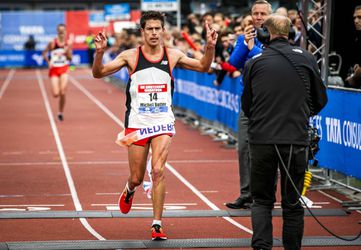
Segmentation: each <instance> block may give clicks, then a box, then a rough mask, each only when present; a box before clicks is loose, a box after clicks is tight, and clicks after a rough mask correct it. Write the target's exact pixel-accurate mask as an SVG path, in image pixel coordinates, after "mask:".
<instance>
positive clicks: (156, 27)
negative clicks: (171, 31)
mask: <svg viewBox="0 0 361 250" xmlns="http://www.w3.org/2000/svg"><path fill="white" fill-rule="evenodd" d="M163 32H164V28H162V23H161V21H160V20H148V21H147V22H146V23H145V27H144V29H142V33H143V35H144V41H145V43H146V44H148V45H150V46H157V45H159V44H160V39H161V37H162V36H163Z"/></svg>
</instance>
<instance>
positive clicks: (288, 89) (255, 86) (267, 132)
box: [242, 14, 327, 250]
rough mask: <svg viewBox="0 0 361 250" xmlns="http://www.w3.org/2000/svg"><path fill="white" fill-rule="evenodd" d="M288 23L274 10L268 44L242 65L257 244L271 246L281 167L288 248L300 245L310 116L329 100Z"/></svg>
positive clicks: (313, 62) (314, 65)
mask: <svg viewBox="0 0 361 250" xmlns="http://www.w3.org/2000/svg"><path fill="white" fill-rule="evenodd" d="M290 25H291V21H290V20H289V19H288V18H287V17H284V16H281V15H277V14H274V15H271V16H270V17H269V18H268V19H267V20H266V21H265V22H264V26H265V27H266V28H268V30H269V32H270V35H271V42H270V45H269V47H268V48H267V49H265V50H264V51H263V53H262V54H260V55H258V56H256V57H254V58H253V59H251V60H249V61H248V62H247V64H246V66H245V70H244V84H245V87H244V92H243V96H242V109H243V111H244V113H245V115H246V116H247V117H248V118H249V127H248V135H249V143H250V155H251V195H252V199H253V204H252V227H253V231H254V233H253V237H252V247H253V248H254V249H271V248H272V209H273V206H274V202H275V201H276V198H275V190H276V188H275V187H276V180H277V168H278V166H280V172H281V194H282V203H281V204H282V209H283V221H284V223H283V245H284V247H285V249H286V250H290V249H292V250H296V249H301V240H302V237H303V227H304V222H303V216H304V210H303V207H302V205H301V202H300V201H299V193H298V192H301V189H302V186H303V180H304V174H305V170H306V168H307V149H308V148H307V146H308V145H309V136H308V124H309V117H310V116H312V115H315V114H317V113H318V112H319V111H320V110H321V109H322V108H323V107H324V106H325V105H326V103H327V96H326V88H325V86H324V84H323V82H322V79H321V77H320V73H319V69H318V67H317V63H316V60H315V58H314V57H313V56H312V55H311V54H310V53H308V52H307V51H306V50H303V49H301V48H298V47H292V46H291V45H290V44H289V42H288V40H287V37H288V33H289V29H290ZM286 165H287V166H286ZM285 168H288V172H289V175H290V177H288V176H287V174H286V171H285ZM290 178H291V180H292V181H293V182H294V184H295V185H296V187H297V189H298V192H296V190H295V189H294V188H293V187H292V185H291V180H290Z"/></svg>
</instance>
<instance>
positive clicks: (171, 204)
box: [91, 203, 198, 208]
mask: <svg viewBox="0 0 361 250" xmlns="http://www.w3.org/2000/svg"><path fill="white" fill-rule="evenodd" d="M133 205H136V206H152V203H133ZM197 205H198V204H197V203H164V206H197ZM91 206H92V207H104V206H118V204H111V203H109V204H91ZM132 208H133V207H132Z"/></svg>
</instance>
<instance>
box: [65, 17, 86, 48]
mask: <svg viewBox="0 0 361 250" xmlns="http://www.w3.org/2000/svg"><path fill="white" fill-rule="evenodd" d="M65 18H66V29H67V35H68V37H70V38H71V39H72V40H73V49H87V48H88V46H87V44H86V43H85V38H86V37H87V36H88V34H89V33H90V30H89V13H88V11H67V12H65Z"/></svg>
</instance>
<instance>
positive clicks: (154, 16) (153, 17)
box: [140, 10, 164, 29]
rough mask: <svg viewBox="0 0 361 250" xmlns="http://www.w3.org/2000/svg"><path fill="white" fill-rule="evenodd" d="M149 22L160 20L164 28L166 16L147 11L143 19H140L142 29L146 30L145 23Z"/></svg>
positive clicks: (157, 12) (143, 14)
mask: <svg viewBox="0 0 361 250" xmlns="http://www.w3.org/2000/svg"><path fill="white" fill-rule="evenodd" d="M148 20H159V21H160V22H161V24H162V28H163V27H164V15H163V14H162V13H161V12H159V11H153V10H150V11H145V12H143V13H142V17H141V18H140V27H141V28H142V29H144V28H145V23H146V22H147V21H148Z"/></svg>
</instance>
